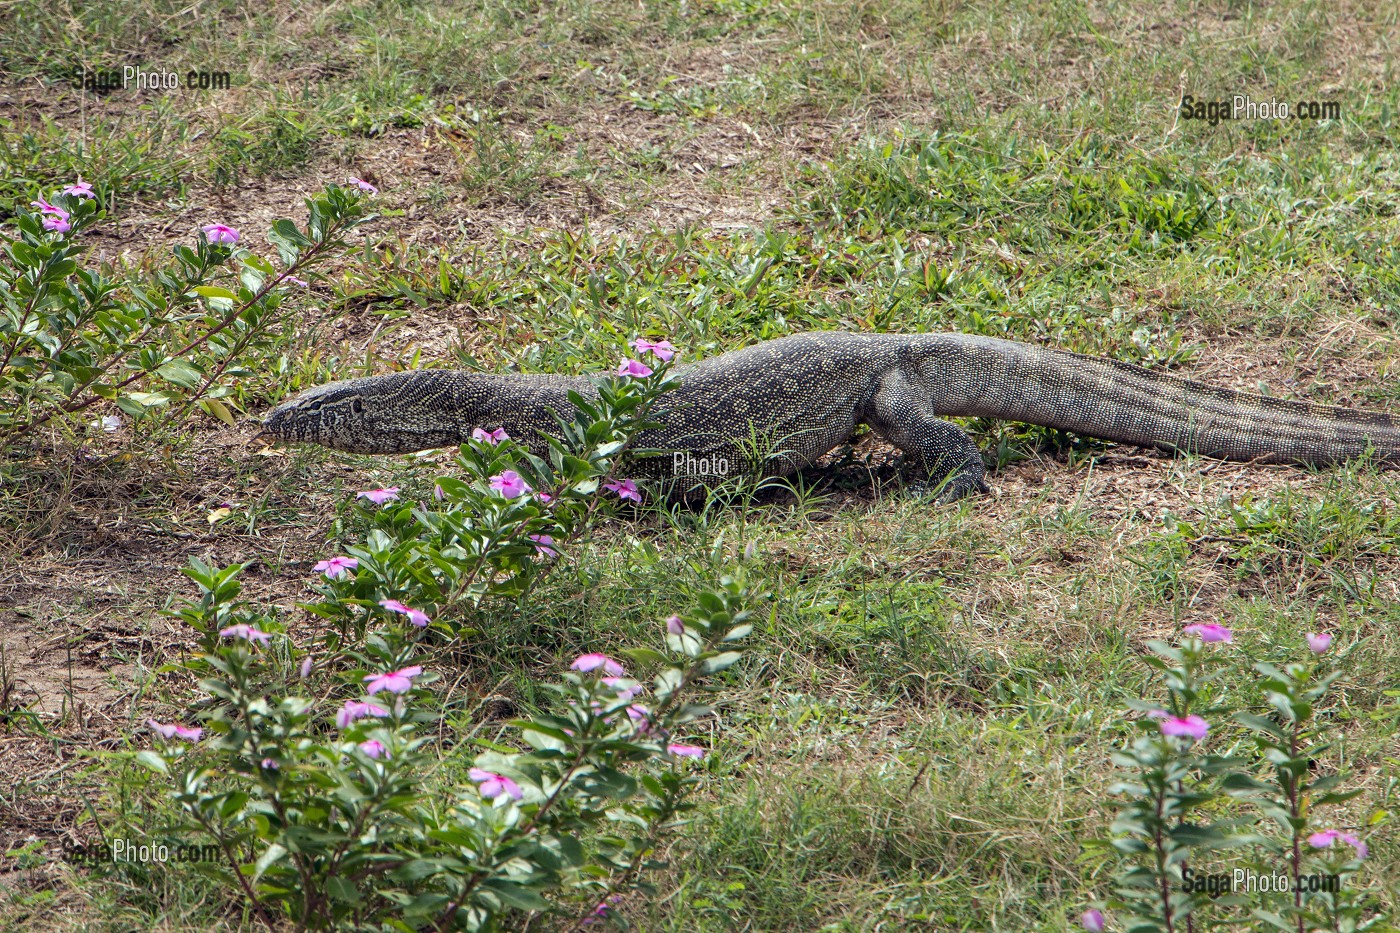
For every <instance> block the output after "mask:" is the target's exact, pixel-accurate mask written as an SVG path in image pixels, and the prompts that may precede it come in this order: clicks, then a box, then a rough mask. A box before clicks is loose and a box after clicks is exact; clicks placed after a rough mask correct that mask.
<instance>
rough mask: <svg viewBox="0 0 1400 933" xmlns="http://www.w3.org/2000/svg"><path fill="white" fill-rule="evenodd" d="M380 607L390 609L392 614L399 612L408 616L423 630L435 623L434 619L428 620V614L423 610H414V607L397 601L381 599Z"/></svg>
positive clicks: (409, 619)
mask: <svg viewBox="0 0 1400 933" xmlns="http://www.w3.org/2000/svg"><path fill="white" fill-rule="evenodd" d="M379 605H381V606H383V607H384V608H385V609H388V610H389V611H390V612H398V613H402V614H403V615H406V616H408V621H410V622H412V623H413V624H414V625H416V626H418V627H419V628H423V626H425V625H427V624H428V623H429V622H431V621H433V620H432V619H430V618H428V614H427V613H426V612H424V611H423V610H422V609H414V608H413V607H412V606H405V605H404V604H403V603H401V602H399V601H398V600H397V599H381V600H380V601H379Z"/></svg>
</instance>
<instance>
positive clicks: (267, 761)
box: [260, 758, 281, 771]
mask: <svg viewBox="0 0 1400 933" xmlns="http://www.w3.org/2000/svg"><path fill="white" fill-rule="evenodd" d="M260 764H261V766H262V769H263V770H264V771H276V770H277V769H278V768H280V767H281V765H279V764H278V763H277V759H276V758H264V759H263V760H262V761H261V762H260Z"/></svg>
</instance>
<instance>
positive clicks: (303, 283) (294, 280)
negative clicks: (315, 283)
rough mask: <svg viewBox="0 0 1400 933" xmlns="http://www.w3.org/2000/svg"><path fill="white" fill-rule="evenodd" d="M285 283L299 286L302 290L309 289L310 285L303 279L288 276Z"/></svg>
mask: <svg viewBox="0 0 1400 933" xmlns="http://www.w3.org/2000/svg"><path fill="white" fill-rule="evenodd" d="M286 281H288V282H291V283H292V284H293V285H300V286H301V287H302V288H310V287H311V283H310V282H308V281H306V279H303V278H301V277H300V276H296V275H289V276H287V278H286Z"/></svg>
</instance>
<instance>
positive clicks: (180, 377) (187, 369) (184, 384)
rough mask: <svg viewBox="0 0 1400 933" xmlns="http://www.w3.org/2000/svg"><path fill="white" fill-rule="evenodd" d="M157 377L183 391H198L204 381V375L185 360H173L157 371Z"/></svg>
mask: <svg viewBox="0 0 1400 933" xmlns="http://www.w3.org/2000/svg"><path fill="white" fill-rule="evenodd" d="M156 375H157V376H160V377H161V378H162V379H164V380H165V381H166V382H169V383H170V384H171V385H177V386H179V387H180V388H182V389H197V388H199V383H200V382H201V381H202V380H203V379H204V374H203V373H201V372H200V371H199V370H198V369H197V368H195V366H194V365H193V364H192V363H189V362H186V361H185V360H171V361H170V362H168V363H166V364H165V365H163V366H161V367H160V369H157V370H156Z"/></svg>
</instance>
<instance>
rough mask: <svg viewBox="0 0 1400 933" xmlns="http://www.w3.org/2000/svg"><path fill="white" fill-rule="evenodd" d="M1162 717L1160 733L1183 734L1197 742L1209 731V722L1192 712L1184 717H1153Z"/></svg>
mask: <svg viewBox="0 0 1400 933" xmlns="http://www.w3.org/2000/svg"><path fill="white" fill-rule="evenodd" d="M1153 718H1154V719H1155V718H1161V719H1162V734H1163V735H1175V736H1184V737H1186V738H1189V739H1191V740H1192V741H1193V742H1199V741H1201V740H1202V739H1204V738H1205V737H1206V733H1207V732H1209V731H1210V724H1209V723H1207V722H1206V721H1205V720H1204V719H1202V718H1201V717H1200V716H1196V715H1194V714H1192V715H1190V716H1186V717H1181V716H1166V717H1153Z"/></svg>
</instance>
